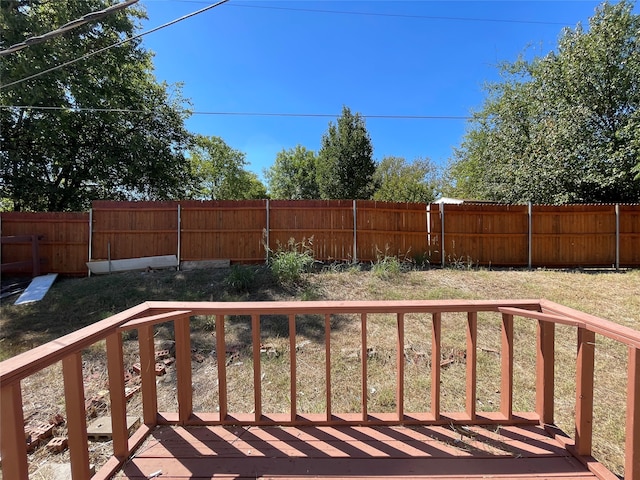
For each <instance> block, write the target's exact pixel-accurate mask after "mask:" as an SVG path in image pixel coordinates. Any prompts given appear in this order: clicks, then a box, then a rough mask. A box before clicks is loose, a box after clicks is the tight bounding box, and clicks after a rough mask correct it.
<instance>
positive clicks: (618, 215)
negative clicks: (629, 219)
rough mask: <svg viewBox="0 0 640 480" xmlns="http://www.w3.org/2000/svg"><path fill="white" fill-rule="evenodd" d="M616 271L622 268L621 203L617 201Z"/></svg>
mask: <svg viewBox="0 0 640 480" xmlns="http://www.w3.org/2000/svg"><path fill="white" fill-rule="evenodd" d="M615 211H616V272H617V271H618V270H620V204H619V203H616V209H615Z"/></svg>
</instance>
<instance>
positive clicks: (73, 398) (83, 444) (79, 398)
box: [62, 353, 90, 480]
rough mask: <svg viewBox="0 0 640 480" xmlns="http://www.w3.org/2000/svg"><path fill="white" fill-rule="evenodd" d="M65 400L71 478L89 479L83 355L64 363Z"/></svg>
mask: <svg viewBox="0 0 640 480" xmlns="http://www.w3.org/2000/svg"><path fill="white" fill-rule="evenodd" d="M62 372H63V377H64V398H65V402H66V407H67V429H68V433H67V435H68V436H69V454H70V457H71V478H72V479H73V480H82V479H86V478H89V476H90V475H89V451H88V442H87V420H86V416H85V410H84V384H83V378H82V355H81V354H80V353H76V354H73V355H69V356H68V357H66V358H65V359H64V360H63V361H62Z"/></svg>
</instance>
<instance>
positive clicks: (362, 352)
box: [360, 313, 369, 422]
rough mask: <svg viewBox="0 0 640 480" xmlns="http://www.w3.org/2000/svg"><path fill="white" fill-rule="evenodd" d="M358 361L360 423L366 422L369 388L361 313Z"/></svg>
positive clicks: (365, 336)
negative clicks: (359, 361)
mask: <svg viewBox="0 0 640 480" xmlns="http://www.w3.org/2000/svg"><path fill="white" fill-rule="evenodd" d="M360 344H361V348H360V360H361V363H360V365H361V373H360V377H361V387H362V389H361V391H360V395H361V397H362V402H361V407H360V408H361V409H362V421H363V422H364V421H366V420H367V418H368V416H369V406H368V403H369V402H368V398H369V387H368V381H367V364H368V361H369V352H368V351H367V314H366V313H363V314H362V315H360Z"/></svg>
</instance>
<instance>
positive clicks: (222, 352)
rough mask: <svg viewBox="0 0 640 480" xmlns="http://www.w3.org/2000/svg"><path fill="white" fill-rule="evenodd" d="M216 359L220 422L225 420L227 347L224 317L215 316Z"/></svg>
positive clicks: (226, 406)
mask: <svg viewBox="0 0 640 480" xmlns="http://www.w3.org/2000/svg"><path fill="white" fill-rule="evenodd" d="M216 359H217V363H218V404H219V405H218V406H219V407H220V421H221V422H223V421H224V420H225V419H226V418H227V412H228V404H227V347H226V344H225V338H224V315H216Z"/></svg>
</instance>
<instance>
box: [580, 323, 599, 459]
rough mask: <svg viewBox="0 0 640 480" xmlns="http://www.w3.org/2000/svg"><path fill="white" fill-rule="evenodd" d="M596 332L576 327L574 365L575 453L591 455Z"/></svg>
mask: <svg viewBox="0 0 640 480" xmlns="http://www.w3.org/2000/svg"><path fill="white" fill-rule="evenodd" d="M595 340H596V334H595V333H594V332H592V331H589V330H587V329H586V328H578V358H577V365H576V453H577V454H578V455H591V440H592V434H593V373H594V370H593V369H594V360H595Z"/></svg>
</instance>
